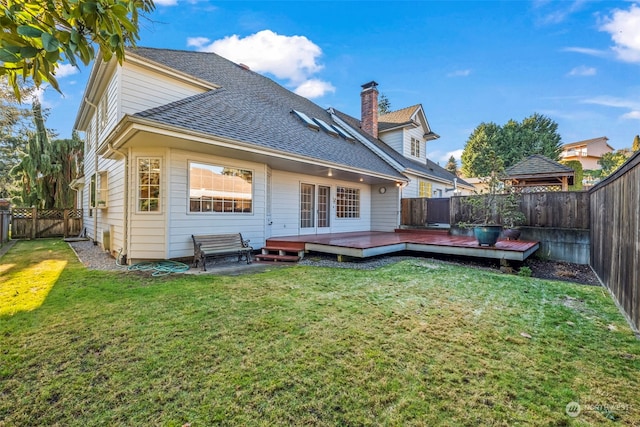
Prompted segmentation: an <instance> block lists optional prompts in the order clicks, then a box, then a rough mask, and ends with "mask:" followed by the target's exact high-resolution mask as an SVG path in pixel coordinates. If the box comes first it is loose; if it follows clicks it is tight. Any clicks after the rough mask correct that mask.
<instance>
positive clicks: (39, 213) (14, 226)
mask: <svg viewBox="0 0 640 427" xmlns="http://www.w3.org/2000/svg"><path fill="white" fill-rule="evenodd" d="M82 227H83V223H82V209H42V210H39V209H36V208H14V209H13V210H12V221H11V237H12V238H13V239H36V238H44V237H70V236H77V235H79V234H80V232H81V231H82Z"/></svg>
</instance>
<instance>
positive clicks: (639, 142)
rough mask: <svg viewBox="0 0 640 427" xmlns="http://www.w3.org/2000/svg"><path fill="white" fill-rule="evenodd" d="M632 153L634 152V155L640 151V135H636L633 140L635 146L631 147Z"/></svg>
mask: <svg viewBox="0 0 640 427" xmlns="http://www.w3.org/2000/svg"><path fill="white" fill-rule="evenodd" d="M631 151H633V152H634V153H635V152H636V151H640V135H636V137H635V138H633V145H632V146H631Z"/></svg>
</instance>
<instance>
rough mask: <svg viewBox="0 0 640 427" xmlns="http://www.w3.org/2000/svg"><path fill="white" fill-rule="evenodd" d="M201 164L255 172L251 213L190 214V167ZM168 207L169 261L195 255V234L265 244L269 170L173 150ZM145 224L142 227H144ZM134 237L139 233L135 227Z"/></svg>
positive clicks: (257, 245)
mask: <svg viewBox="0 0 640 427" xmlns="http://www.w3.org/2000/svg"><path fill="white" fill-rule="evenodd" d="M190 162H198V163H203V164H212V165H219V166H227V167H234V168H241V169H247V170H250V171H251V172H252V173H253V177H252V179H253V207H252V212H251V213H217V212H189V164H190ZM165 165H166V166H167V167H166V172H167V177H168V178H167V179H168V181H167V183H166V186H165V187H164V188H166V190H165V193H167V199H168V206H167V209H166V218H165V221H166V224H164V225H163V227H164V231H165V233H166V235H167V247H168V250H167V253H166V255H165V256H166V257H167V258H181V257H185V256H192V255H193V242H192V240H191V235H192V234H226V233H242V237H243V238H244V239H250V240H251V242H250V244H251V246H253V247H254V248H256V249H257V248H260V247H261V246H263V245H264V242H265V214H266V212H265V205H266V202H265V201H266V177H267V168H266V165H264V164H262V163H253V162H247V161H243V160H238V159H230V158H225V157H220V156H214V155H206V154H198V153H193V152H189V151H182V150H170V151H169V153H168V158H167V159H166V162H165ZM141 225H142V224H141ZM132 232H133V233H134V234H135V233H137V232H138V230H137V229H136V228H134V227H132Z"/></svg>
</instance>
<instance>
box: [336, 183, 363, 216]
mask: <svg viewBox="0 0 640 427" xmlns="http://www.w3.org/2000/svg"><path fill="white" fill-rule="evenodd" d="M336 216H337V217H338V218H360V190H359V189H357V188H349V187H338V188H337V189H336Z"/></svg>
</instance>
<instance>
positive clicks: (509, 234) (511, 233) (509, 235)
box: [502, 228, 520, 240]
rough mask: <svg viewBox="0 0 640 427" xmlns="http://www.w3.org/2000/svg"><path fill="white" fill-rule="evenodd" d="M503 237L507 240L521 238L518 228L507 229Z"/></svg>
mask: <svg viewBox="0 0 640 427" xmlns="http://www.w3.org/2000/svg"><path fill="white" fill-rule="evenodd" d="M502 237H504V238H505V239H507V240H518V239H519V238H520V230H518V229H517V228H505V230H504V231H503V232H502Z"/></svg>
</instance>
